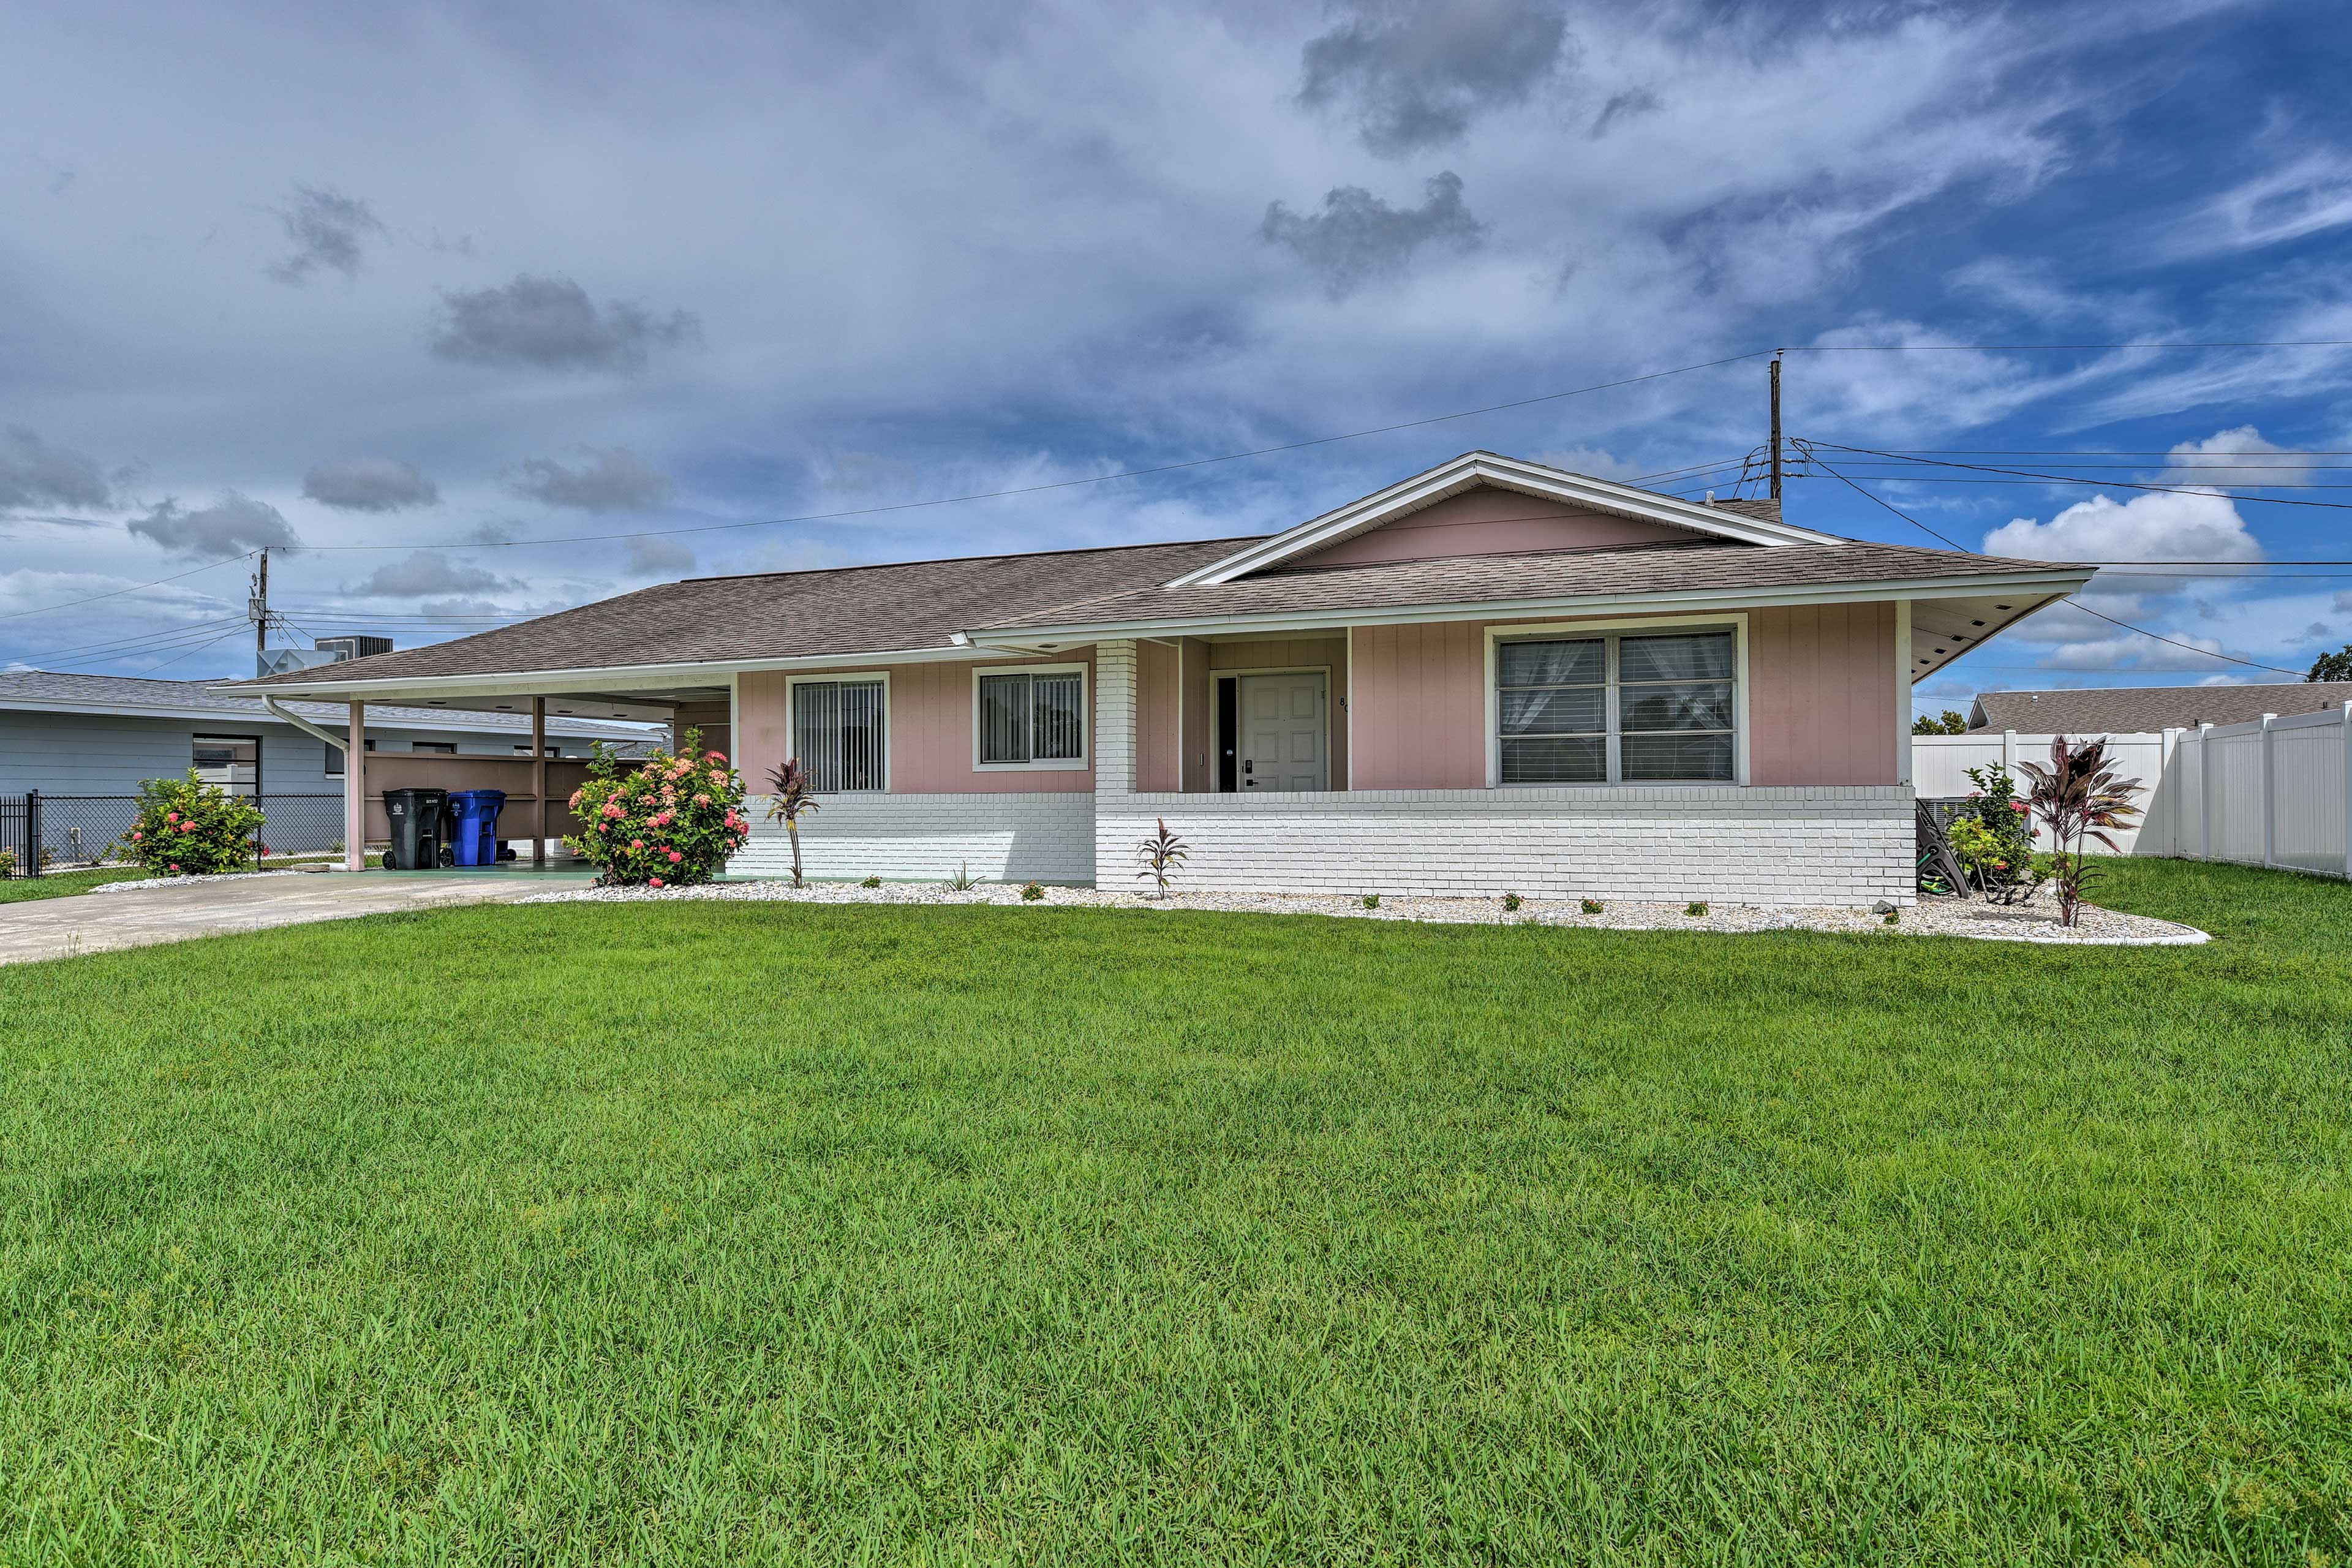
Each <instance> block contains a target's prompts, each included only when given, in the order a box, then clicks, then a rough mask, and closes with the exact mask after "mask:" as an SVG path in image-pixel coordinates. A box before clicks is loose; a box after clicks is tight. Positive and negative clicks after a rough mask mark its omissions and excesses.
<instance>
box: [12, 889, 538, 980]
mask: <svg viewBox="0 0 2352 1568" xmlns="http://www.w3.org/2000/svg"><path fill="white" fill-rule="evenodd" d="M573 880H574V879H571V878H566V879H551V878H547V877H534V876H499V875H488V876H465V875H457V876H451V877H446V878H442V877H434V876H429V875H427V876H415V875H404V874H400V873H390V874H385V873H379V872H370V871H362V872H360V873H359V874H357V875H352V873H350V872H323V873H307V874H306V873H299V872H298V873H293V874H288V875H276V876H260V877H240V878H236V879H232V880H227V881H219V882H191V883H188V884H186V885H184V886H181V887H173V888H140V889H133V890H131V891H129V892H121V893H102V892H92V893H74V894H70V895H68V897H65V898H62V899H35V900H29V901H27V902H25V903H21V904H0V964H5V963H33V962H35V961H37V960H39V959H44V958H67V957H70V956H72V955H73V954H75V953H82V952H108V951H110V950H111V949H114V948H118V947H145V946H148V945H149V944H151V943H153V942H186V941H189V940H190V939H191V938H194V937H200V936H219V935H222V934H224V933H225V932H228V931H267V930H268V929H269V928H270V927H272V926H288V925H301V924H303V923H305V922H307V921H340V920H349V919H351V918H352V917H353V916H355V915H380V914H388V913H391V912H392V911H394V910H429V909H440V908H443V907H445V906H447V905H451V904H480V903H502V902H509V901H511V900H516V899H523V898H529V897H530V895H531V894H533V893H546V892H552V891H554V890H555V889H557V888H560V887H565V886H569V885H571V883H572V881H573ZM583 880H584V879H583Z"/></svg>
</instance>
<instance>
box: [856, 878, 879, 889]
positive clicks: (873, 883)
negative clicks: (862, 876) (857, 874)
mask: <svg viewBox="0 0 2352 1568" xmlns="http://www.w3.org/2000/svg"><path fill="white" fill-rule="evenodd" d="M857 885H858V886H859V887H861V888H878V887H880V886H881V885H882V879H881V878H879V877H868V878H866V880H864V881H862V882H860V883H858V884H857Z"/></svg>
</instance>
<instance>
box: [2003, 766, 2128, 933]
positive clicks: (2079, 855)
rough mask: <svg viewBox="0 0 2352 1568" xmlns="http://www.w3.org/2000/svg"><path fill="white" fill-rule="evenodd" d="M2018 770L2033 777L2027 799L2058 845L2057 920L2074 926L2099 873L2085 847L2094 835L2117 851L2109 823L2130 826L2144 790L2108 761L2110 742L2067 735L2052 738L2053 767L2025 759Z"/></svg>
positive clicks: (2052, 839)
mask: <svg viewBox="0 0 2352 1568" xmlns="http://www.w3.org/2000/svg"><path fill="white" fill-rule="evenodd" d="M2017 771H2018V772H2020V773H2023V774H2024V775H2025V776H2026V777H2027V778H2030V779H2032V781H2033V794H2032V796H2031V797H2029V798H2030V799H2031V801H2032V808H2033V815H2034V816H2035V817H2036V818H2037V819H2039V820H2040V822H2041V824H2042V826H2044V827H2046V828H2048V829H2049V830H2050V840H2051V842H2052V843H2053V844H2055V845H2056V846H2057V847H2058V852H2057V854H2056V855H2055V856H2054V857H2053V862H2054V865H2055V868H2056V876H2057V882H2058V921H2059V923H2060V924H2061V925H2069V926H2071V925H2073V924H2074V921H2075V916H2076V913H2077V911H2079V910H2081V909H2082V907H2083V893H2084V889H2087V888H2089V887H2090V885H2091V879H2092V878H2093V877H2095V876H2096V875H2097V873H2096V872H2095V871H2093V870H2092V869H2091V868H2090V867H2089V866H2087V865H2086V864H2084V851H2085V850H2086V849H2088V848H2089V847H2090V841H2091V840H2092V839H2094V838H2095V839H2097V840H2098V841H2099V842H2100V843H2102V844H2104V845H2105V846H2106V847H2107V850H2108V852H2109V853H2110V854H2112V853H2114V852H2115V847H2116V841H2115V840H2114V839H2112V838H2110V837H2107V829H2109V828H2111V827H2128V826H2131V821H2130V819H2131V818H2133V817H2135V816H2138V815H2139V807H2137V806H2136V805H2133V804H2132V796H2134V795H2137V794H2139V793H2140V784H2139V780H2137V779H2119V778H2117V777H2116V770H2115V769H2113V768H2111V767H2109V766H2108V765H2107V742H2105V740H2097V741H2085V742H2083V743H2082V744H2081V745H2079V746H2078V745H2075V744H2074V743H2072V742H2069V741H2068V740H2067V739H2066V737H2065V736H2063V735H2053V737H2051V741H2050V765H2049V766H2048V767H2046V768H2045V767H2042V766H2041V765H2040V764H2038V763H2026V762H2021V763H2018V764H2017Z"/></svg>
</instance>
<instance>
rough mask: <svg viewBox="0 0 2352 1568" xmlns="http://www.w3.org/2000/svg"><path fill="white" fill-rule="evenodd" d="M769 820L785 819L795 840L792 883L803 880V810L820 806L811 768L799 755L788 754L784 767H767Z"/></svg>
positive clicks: (788, 832) (797, 885)
mask: <svg viewBox="0 0 2352 1568" xmlns="http://www.w3.org/2000/svg"><path fill="white" fill-rule="evenodd" d="M768 795H769V799H768V820H769V821H771V822H782V824H783V825H784V833H785V835H786V836H787V837H790V838H791V839H792V841H793V887H795V888H797V887H800V886H802V885H803V884H802V882H801V813H803V812H804V811H814V810H815V809H816V807H817V802H816V795H815V792H814V791H813V790H811V789H810V788H809V775H808V769H806V768H804V767H803V766H802V765H801V760H800V759H799V758H798V757H786V758H785V759H784V765H783V766H782V767H781V768H770V769H769V770H768Z"/></svg>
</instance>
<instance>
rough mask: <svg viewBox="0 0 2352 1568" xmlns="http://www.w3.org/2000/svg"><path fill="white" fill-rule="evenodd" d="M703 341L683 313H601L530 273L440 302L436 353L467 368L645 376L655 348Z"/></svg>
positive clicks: (571, 290) (564, 281)
mask: <svg viewBox="0 0 2352 1568" xmlns="http://www.w3.org/2000/svg"><path fill="white" fill-rule="evenodd" d="M701 335H702V323H701V322H700V321H697V320H696V319H695V318H694V317H692V316H690V315H688V314H687V313H686V312H685V311H684V310H673V311H671V312H670V313H669V315H668V316H667V318H658V319H657V318H656V317H655V316H654V315H653V314H652V313H651V312H649V311H647V310H643V309H641V308H640V307H638V306H635V305H632V304H628V303H625V302H624V301H620V300H612V301H608V302H607V303H606V304H605V306H604V310H602V311H601V312H600V311H599V310H597V309H596V304H595V301H594V300H591V299H589V298H588V291H587V290H586V289H583V288H582V287H580V285H579V284H577V283H575V282H573V281H572V279H569V278H533V277H531V276H530V275H529V274H527V273H525V274H520V275H518V276H517V277H516V279H515V280H514V281H513V282H511V283H509V284H507V285H506V286H505V287H504V288H500V289H459V290H457V292H455V293H449V294H444V295H442V296H441V307H440V310H439V313H438V315H437V316H436V321H435V324H434V334H433V352H434V353H436V355H438V356H439V357H441V358H443V359H447V360H457V361H459V362H461V363H467V364H491V365H525V366H530V367H531V368H534V369H538V370H611V371H624V372H625V371H635V370H642V369H643V368H644V367H645V363H646V355H647V354H648V353H650V352H651V351H652V350H654V349H656V348H670V347H675V346H676V345H677V344H679V343H683V342H691V341H693V340H695V339H697V338H699V337H700V336H701Z"/></svg>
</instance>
